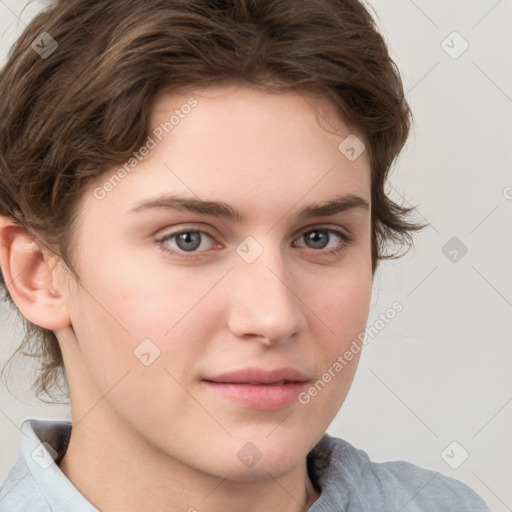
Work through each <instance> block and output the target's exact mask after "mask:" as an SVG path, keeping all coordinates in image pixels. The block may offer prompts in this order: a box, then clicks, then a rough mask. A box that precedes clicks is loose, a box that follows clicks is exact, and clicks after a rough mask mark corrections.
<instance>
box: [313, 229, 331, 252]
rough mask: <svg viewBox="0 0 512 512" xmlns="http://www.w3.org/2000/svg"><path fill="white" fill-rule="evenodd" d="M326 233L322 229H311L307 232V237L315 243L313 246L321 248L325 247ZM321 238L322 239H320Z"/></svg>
mask: <svg viewBox="0 0 512 512" xmlns="http://www.w3.org/2000/svg"><path fill="white" fill-rule="evenodd" d="M326 237H327V235H326V233H323V232H322V231H311V232H310V234H309V239H310V240H311V241H312V242H313V243H314V244H315V248H316V249H318V248H320V249H323V248H324V247H325V243H324V242H326ZM322 239H323V240H322ZM319 241H320V244H319V245H318V242H319Z"/></svg>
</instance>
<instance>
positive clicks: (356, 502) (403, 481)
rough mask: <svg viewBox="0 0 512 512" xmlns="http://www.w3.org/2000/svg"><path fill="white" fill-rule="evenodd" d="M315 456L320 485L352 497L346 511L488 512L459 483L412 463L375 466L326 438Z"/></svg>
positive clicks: (341, 442)
mask: <svg viewBox="0 0 512 512" xmlns="http://www.w3.org/2000/svg"><path fill="white" fill-rule="evenodd" d="M312 455H313V459H314V460H312V461H311V465H312V470H313V471H317V474H318V478H319V480H320V485H322V487H324V486H327V487H328V488H329V490H328V492H331V493H332V492H334V493H336V492H338V493H339V494H340V495H341V494H343V495H344V496H348V498H347V500H348V502H347V500H345V501H346V502H347V505H349V507H348V508H347V510H364V511H366V510H372V511H377V510H395V509H396V510H401V512H423V511H431V510H436V511H437V512H444V511H446V512H467V511H469V510H471V511H472V512H490V510H489V508H488V507H487V505H486V504H485V502H484V501H483V500H482V498H480V497H479V496H478V495H477V494H476V493H475V492H474V491H473V490H472V489H471V488H470V487H468V486H467V485H466V484H464V483H462V482H460V481H459V480H456V479H454V478H451V477H448V476H446V475H443V474H441V473H439V472H436V471H431V470H428V469H424V468H420V467H418V466H416V465H414V464H411V463H410V462H405V461H393V462H383V463H378V462H373V461H371V460H370V458H369V456H368V454H367V453H366V452H364V451H363V450H360V449H357V448H355V447H354V446H352V445H351V444H350V443H348V442H347V441H345V440H343V439H339V438H336V437H332V436H327V435H326V436H324V437H323V438H322V439H321V441H320V442H319V443H318V444H317V445H316V446H315V448H314V450H313V451H312ZM313 466H315V468H313ZM350 506H352V507H353V508H350Z"/></svg>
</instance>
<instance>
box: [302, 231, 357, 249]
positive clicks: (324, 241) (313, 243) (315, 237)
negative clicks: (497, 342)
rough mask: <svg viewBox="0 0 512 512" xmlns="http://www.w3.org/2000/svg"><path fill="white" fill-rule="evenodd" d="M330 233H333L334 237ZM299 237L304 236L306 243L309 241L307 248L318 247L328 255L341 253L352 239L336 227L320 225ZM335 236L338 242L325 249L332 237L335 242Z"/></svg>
mask: <svg viewBox="0 0 512 512" xmlns="http://www.w3.org/2000/svg"><path fill="white" fill-rule="evenodd" d="M332 235H334V237H333V236H332ZM300 238H304V239H305V240H306V241H307V243H309V248H312V249H320V250H322V254H329V255H333V254H338V253H341V252H342V251H344V250H345V249H346V248H347V247H348V245H349V244H350V242H351V241H352V239H351V238H350V237H349V236H348V235H346V234H345V233H343V232H342V231H340V230H338V229H332V228H321V227H320V228H315V229H310V230H308V231H305V232H304V233H303V234H302V235H301V236H300ZM336 238H337V239H338V240H339V241H338V243H335V245H334V246H333V247H331V248H329V249H327V250H325V249H326V247H327V246H328V245H329V243H330V242H331V241H332V239H334V241H335V242H336ZM315 252H320V251H315Z"/></svg>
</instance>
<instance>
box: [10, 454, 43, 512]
mask: <svg viewBox="0 0 512 512" xmlns="http://www.w3.org/2000/svg"><path fill="white" fill-rule="evenodd" d="M13 511H16V512H49V511H50V508H49V507H48V506H47V504H46V500H45V498H44V495H43V493H42V492H41V490H40V489H39V487H38V486H37V484H36V482H35V480H34V478H33V477H32V474H31V473H30V471H29V468H28V466H27V464H26V462H25V459H24V458H23V457H20V458H19V459H18V460H17V461H16V464H14V466H13V467H12V468H11V470H10V472H9V474H8V475H7V477H6V479H5V481H4V483H3V484H2V486H1V487H0V512H13Z"/></svg>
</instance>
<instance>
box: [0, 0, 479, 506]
mask: <svg viewBox="0 0 512 512" xmlns="http://www.w3.org/2000/svg"><path fill="white" fill-rule="evenodd" d="M0 94H1V97H2V99H3V101H2V102H1V105H0V119H2V122H1V125H0V184H1V188H0V216H1V217H0V219H1V220H0V267H1V270H2V276H3V285H4V287H5V291H6V296H7V297H8V299H9V300H11V301H12V302H13V304H14V305H15V306H16V308H17V309H18V310H19V312H20V313H21V315H22V317H23V319H24V322H25V326H26V329H27V338H26V339H25V341H24V345H22V347H24V346H25V347H26V346H30V345H32V346H33V345H34V344H36V345H37V346H38V347H39V348H40V351H41V353H42V355H41V362H42V369H41V374H40V376H39V378H38V380H37V382H36V383H35V384H36V388H37V391H38V393H42V392H51V391H52V390H54V389H55V388H56V384H57V383H58V380H59V375H61V376H64V377H65V382H66V386H67V388H68V390H69V396H70V400H71V411H72V421H71V422H70V423H69V422H64V421H48V420H46V421H42V420H36V419H31V420H27V421H26V422H24V424H23V425H22V428H21V438H20V439H21V441H20V450H21V453H20V458H19V460H18V462H17V463H16V465H15V466H14V467H13V468H12V470H11V472H10V473H9V475H8V477H7V479H6V481H5V482H4V484H3V485H2V488H1V490H0V511H2V512H7V511H38V512H40V511H59V512H60V511H93V510H101V511H105V512H114V511H123V512H130V511H141V510H151V511H155V512H159V511H162V512H163V511H170V510H172V511H189V512H192V511H198V512H213V511H218V510H223V511H226V512H230V511H233V512H234V511H237V512H238V511H240V510H244V511H251V512H259V511H267V510H275V511H282V512H285V511H286V512H298V511H305V510H308V511H311V512H320V511H358V512H361V511H377V510H382V511H398V510H402V511H408V512H413V511H432V510H435V511H450V512H453V511H460V512H462V511H464V512H466V511H468V510H471V511H472V512H476V511H488V508H487V507H486V505H485V503H484V502H483V501H482V500H481V499H480V498H479V497H478V496H477V495H476V494H475V493H474V492H473V491H472V490H471V489H469V488H468V487H467V486H466V485H464V484H462V483H461V482H458V481H456V480H453V479H451V478H448V477H446V476H443V475H440V474H439V473H435V472H432V471H428V470H425V469H421V468H419V467H417V466H414V465H412V464H410V463H407V462H388V463H381V464H377V463H373V462H371V461H370V460H369V458H368V456H367V455H366V454H365V453H364V452H362V451H360V450H357V449H355V448H354V447H352V446H351V445H350V444H349V443H347V442H346V441H344V440H342V439H338V438H335V437H332V436H329V435H327V434H326V430H327V428H328V426H329V424H330V423H331V421H332V420H333V418H334V417H335V415H336V414H337V412H338V411H339V409H340V407H341V406H342V404H343V402H344V400H345V397H346V395H347V393H348V390H349V388H350V385H351V382H352V380H353V377H354V374H355V371H356V368H357V363H358V359H359V356H360V352H361V349H362V345H363V343H364V336H362V335H361V334H362V333H364V331H365V326H366V322H367V318H368V312H369V307H370V299H371V289H372V279H373V275H374V273H375V270H376V268H377V265H378V262H379V260H381V259H383V258H384V257H385V256H386V254H385V253H384V247H385V246H386V245H387V244H388V243H389V242H400V241H402V242H404V243H406V242H408V241H409V242H410V241H411V233H412V231H413V230H415V229H419V228H420V227H421V226H418V225H415V224H413V223H410V222H408V220H407V214H408V213H409V210H408V209H405V208H402V207H400V206H399V205H397V204H395V203H393V202H392V201H391V200H390V199H389V198H388V197H387V196H386V194H385V193H384V186H385V183H386V179H387V175H388V171H389V169H390V166H391V164H392V163H393V161H394V159H395V158H396V157H397V155H398V154H399V152H400V150H401V148H402V147H403V145H404V143H405V141H406V139H407V136H408V131H409V126H410V111H409V107H408V105H407V103H406V101H405V99H404V93H403V88H402V83H401V80H400V76H399V73H398V71H397V69H396V67H395V65H394V63H393V62H392V60H391V59H390V57H389V54H388V51H387V48H386V45H385V43H384V41H383V39H382V37H381V36H380V34H379V33H378V32H377V30H376V28H375V25H374V23H373V20H372V18H371V16H370V15H369V13H368V12H367V10H366V9H365V7H364V6H363V5H362V3H360V2H359V1H358V0H224V1H222V0H215V1H211V0H210V1H208V0H150V1H147V0H146V1H142V0H98V1H94V2H91V1H90V0H57V1H55V2H53V3H52V4H51V5H49V6H48V7H47V8H46V9H45V10H44V11H43V12H42V13H41V14H39V15H38V16H37V17H36V18H35V19H34V20H33V21H32V22H31V23H30V25H29V26H28V27H27V28H26V30H25V31H24V33H23V35H22V36H21V37H20V39H19V40H18V41H17V43H16V44H15V46H14V48H13V50H12V52H11V54H10V55H9V59H8V62H7V64H6V66H5V68H4V69H3V71H2V73H1V76H0ZM388 256H389V255H388Z"/></svg>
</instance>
